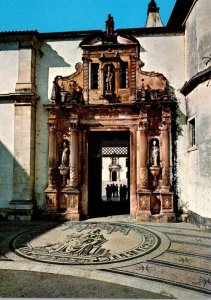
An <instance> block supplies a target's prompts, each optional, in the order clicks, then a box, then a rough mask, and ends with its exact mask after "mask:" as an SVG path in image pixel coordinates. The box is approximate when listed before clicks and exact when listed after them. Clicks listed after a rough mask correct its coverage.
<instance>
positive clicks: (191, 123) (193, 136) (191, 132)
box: [189, 118, 196, 147]
mask: <svg viewBox="0 0 211 300" xmlns="http://www.w3.org/2000/svg"><path fill="white" fill-rule="evenodd" d="M189 141H190V147H193V146H195V145H196V124H195V118H193V119H192V120H190V121H189Z"/></svg>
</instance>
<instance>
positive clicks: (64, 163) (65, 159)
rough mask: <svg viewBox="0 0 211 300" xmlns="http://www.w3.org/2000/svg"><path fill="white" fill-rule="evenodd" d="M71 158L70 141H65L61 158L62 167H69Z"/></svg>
mask: <svg viewBox="0 0 211 300" xmlns="http://www.w3.org/2000/svg"><path fill="white" fill-rule="evenodd" d="M69 156H70V149H69V144H68V141H66V140H64V141H63V147H62V156H61V165H62V166H69Z"/></svg>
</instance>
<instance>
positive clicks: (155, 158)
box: [150, 140, 159, 167]
mask: <svg viewBox="0 0 211 300" xmlns="http://www.w3.org/2000/svg"><path fill="white" fill-rule="evenodd" d="M150 164H151V166H152V167H158V165H159V147H158V145H157V141H156V140H153V142H152V146H151V149H150Z"/></svg>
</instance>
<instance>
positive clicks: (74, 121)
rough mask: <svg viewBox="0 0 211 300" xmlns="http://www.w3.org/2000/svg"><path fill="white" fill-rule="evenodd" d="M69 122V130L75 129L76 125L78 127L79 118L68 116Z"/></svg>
mask: <svg viewBox="0 0 211 300" xmlns="http://www.w3.org/2000/svg"><path fill="white" fill-rule="evenodd" d="M69 121H70V129H71V130H72V129H77V128H78V125H79V118H78V116H77V115H74V116H70V118H69Z"/></svg>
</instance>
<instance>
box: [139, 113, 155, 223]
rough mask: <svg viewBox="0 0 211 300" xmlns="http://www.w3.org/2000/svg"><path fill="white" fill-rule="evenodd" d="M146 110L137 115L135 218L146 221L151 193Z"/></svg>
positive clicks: (149, 213) (148, 215)
mask: <svg viewBox="0 0 211 300" xmlns="http://www.w3.org/2000/svg"><path fill="white" fill-rule="evenodd" d="M147 128H148V116H147V110H146V109H143V110H141V111H140V115H139V127H138V131H137V167H138V170H137V172H138V175H139V176H138V185H137V198H138V209H137V213H136V219H137V220H138V221H143V220H145V221H148V220H149V219H150V215H151V212H150V199H151V196H150V195H151V193H150V191H149V187H148V167H147V148H148V147H147Z"/></svg>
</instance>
